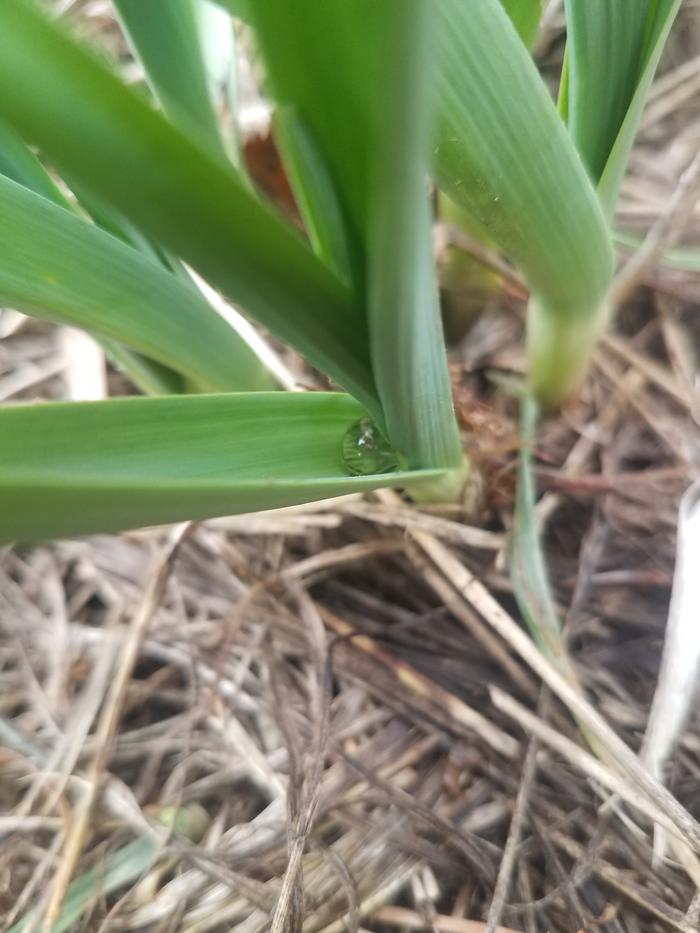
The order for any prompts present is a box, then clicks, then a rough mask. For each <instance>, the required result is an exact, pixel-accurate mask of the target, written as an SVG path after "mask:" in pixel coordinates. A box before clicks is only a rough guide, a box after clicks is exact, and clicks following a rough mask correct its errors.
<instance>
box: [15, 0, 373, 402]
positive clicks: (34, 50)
mask: <svg viewBox="0 0 700 933" xmlns="http://www.w3.org/2000/svg"><path fill="white" fill-rule="evenodd" d="M0 83H2V85H3V87H4V88H5V91H4V93H3V94H2V95H1V97H0V116H4V117H5V118H6V119H7V120H8V122H11V123H12V124H13V125H14V126H15V127H16V128H17V129H18V130H19V131H20V132H21V133H22V135H23V136H25V137H26V138H28V139H31V140H33V141H34V142H36V143H37V144H38V145H39V147H40V148H41V150H42V151H43V152H44V153H46V155H47V156H48V157H50V158H51V160H52V162H53V163H55V164H56V165H57V166H58V168H59V169H60V170H65V171H70V172H71V173H72V174H74V175H75V176H76V177H78V178H79V179H80V180H81V181H82V182H83V183H84V184H85V186H86V187H88V188H89V189H90V190H91V191H93V192H94V193H96V194H97V195H99V196H100V197H101V198H102V199H103V200H104V201H106V202H107V203H109V204H110V205H112V206H113V207H114V208H116V209H117V210H119V211H121V212H122V213H123V214H124V215H125V216H126V217H128V218H129V219H130V220H132V221H133V222H134V223H136V224H137V225H139V226H140V227H141V229H142V230H143V231H145V232H146V233H148V234H150V235H151V236H153V237H154V238H156V239H157V240H159V241H160V242H161V243H162V244H163V245H164V246H166V247H167V248H169V249H170V250H172V251H173V252H174V253H175V254H177V255H179V256H181V257H182V258H183V259H185V260H186V261H187V262H189V264H190V265H192V266H193V268H195V269H197V271H199V272H200V273H201V275H202V276H203V277H204V278H205V279H206V280H207V281H209V282H211V284H212V285H214V286H216V287H218V288H220V289H221V290H222V291H223V292H224V293H225V294H226V295H227V296H228V297H229V298H230V299H231V300H232V301H233V302H234V303H236V304H239V305H240V306H242V307H244V308H245V309H246V310H247V311H249V312H250V313H251V314H252V315H254V316H255V317H256V318H257V319H258V320H259V321H260V322H261V323H262V324H264V325H265V326H266V327H268V328H269V329H270V330H271V331H272V332H273V333H274V334H275V335H276V336H277V337H278V338H280V339H281V340H283V341H284V342H286V343H289V344H292V345H293V346H295V347H296V348H297V349H298V350H299V351H300V352H301V353H303V354H304V355H305V356H307V357H308V359H309V360H310V362H312V363H313V364H314V365H316V366H318V367H319V368H320V369H322V370H324V371H325V372H327V373H328V374H329V375H330V376H331V377H332V378H334V379H336V380H337V381H338V382H339V383H340V384H342V385H343V386H345V388H347V389H348V390H349V391H351V392H352V393H353V394H354V395H355V396H356V397H358V398H360V399H361V400H362V401H363V403H365V404H366V406H367V407H369V408H371V409H374V411H375V412H376V413H377V414H378V416H379V417H381V413H380V412H379V411H378V404H377V400H376V392H375V389H374V384H373V378H372V374H371V368H370V363H369V348H368V342H367V336H366V322H365V320H364V316H363V314H362V309H361V308H356V307H355V306H354V305H353V304H352V301H351V298H350V294H349V292H348V290H347V289H346V288H345V287H344V286H343V285H342V284H341V283H340V282H339V280H338V279H337V278H336V277H335V276H334V275H333V274H332V273H331V272H329V271H328V270H327V269H326V268H325V267H324V266H323V265H322V264H321V262H320V261H319V260H318V259H317V258H316V257H315V256H314V254H313V253H312V251H311V250H310V249H309V248H308V247H307V246H306V245H305V244H304V243H303V242H302V241H301V240H300V239H299V238H298V237H297V236H296V235H295V234H294V233H293V232H291V231H290V230H289V229H288V228H287V227H285V225H284V224H283V223H282V222H281V221H280V220H278V218H277V217H276V216H275V214H274V213H273V212H272V210H270V209H267V208H266V207H265V206H263V205H262V204H261V203H260V202H259V201H258V200H257V199H256V198H255V197H254V196H253V195H252V194H251V193H250V192H249V191H248V190H247V189H246V188H245V186H244V185H243V184H242V183H241V181H240V179H238V178H237V176H236V175H235V172H234V170H233V168H232V167H228V166H226V165H225V164H224V163H223V161H219V160H217V159H216V158H215V157H213V156H212V155H210V154H208V153H207V152H205V151H204V150H203V149H201V148H200V147H199V146H198V144H197V143H196V142H195V141H193V140H191V139H189V138H188V137H187V136H185V135H184V134H183V133H182V132H181V131H179V130H178V129H177V128H176V127H174V126H171V125H170V124H168V123H167V121H165V120H164V118H163V117H162V116H161V115H160V114H158V113H156V112H154V111H153V110H151V108H150V107H148V105H147V104H145V103H144V102H143V101H142V100H141V99H140V98H139V97H138V96H137V95H136V94H135V93H133V92H132V91H131V90H129V89H128V88H126V87H125V86H124V85H123V84H122V83H121V82H120V81H119V80H118V79H117V78H116V77H115V76H114V75H113V74H111V73H110V72H109V71H108V70H107V69H106V68H105V67H104V66H103V65H102V64H101V63H100V62H98V61H97V60H96V59H95V58H93V56H92V55H90V54H89V53H88V52H87V51H85V50H83V49H82V48H81V47H79V46H78V45H77V44H76V43H74V42H73V41H72V40H71V39H70V38H68V37H67V36H66V35H64V34H63V32H62V31H61V30H60V29H59V27H57V26H56V25H55V24H52V23H50V22H49V21H48V20H47V19H46V17H45V16H44V15H43V14H41V13H40V12H39V11H38V10H37V9H36V7H35V6H34V4H33V3H32V2H29V0H4V2H3V3H2V4H1V5H0Z"/></svg>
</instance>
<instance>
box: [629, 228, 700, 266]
mask: <svg viewBox="0 0 700 933" xmlns="http://www.w3.org/2000/svg"><path fill="white" fill-rule="evenodd" d="M613 240H614V241H615V244H616V245H617V246H621V247H623V249H627V250H631V251H633V252H634V251H636V250H638V249H639V247H640V246H641V245H642V244H643V243H644V237H643V236H640V235H639V234H638V233H628V232H627V231H623V230H615V231H614V232H613ZM661 264H662V265H664V266H669V267H671V268H673V269H683V270H684V271H686V272H700V250H698V249H694V248H693V247H691V246H674V247H672V248H671V249H667V250H666V251H665V252H664V253H663V256H662V257H661Z"/></svg>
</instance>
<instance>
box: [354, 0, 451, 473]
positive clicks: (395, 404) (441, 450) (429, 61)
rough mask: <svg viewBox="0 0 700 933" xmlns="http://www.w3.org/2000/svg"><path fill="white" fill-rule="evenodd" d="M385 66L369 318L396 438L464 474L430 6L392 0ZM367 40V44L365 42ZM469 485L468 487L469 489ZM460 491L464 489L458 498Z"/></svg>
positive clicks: (424, 460) (410, 453)
mask: <svg viewBox="0 0 700 933" xmlns="http://www.w3.org/2000/svg"><path fill="white" fill-rule="evenodd" d="M383 6H384V10H385V14H388V16H387V20H386V21H385V27H386V29H385V33H384V34H383V35H382V36H377V37H375V38H377V39H379V40H381V44H382V47H383V48H384V67H383V69H382V72H381V73H380V75H379V83H378V84H377V86H376V87H375V89H374V94H375V95H376V96H377V97H378V99H379V102H380V106H381V124H382V127H383V131H382V133H381V135H378V136H377V138H376V140H375V145H374V147H373V153H372V155H373V158H372V161H371V163H370V168H371V169H372V170H373V176H374V177H373V179H372V184H373V187H372V189H371V192H372V194H373V197H372V204H373V205H374V211H373V215H372V216H371V217H370V221H371V230H372V236H371V239H370V241H369V246H370V249H369V252H368V263H369V268H368V275H369V320H370V341H371V346H372V362H373V366H374V372H375V378H376V380H377V387H378V389H379V397H380V400H381V402H382V406H383V409H384V415H385V418H386V426H387V433H388V436H389V438H390V439H391V440H392V442H393V443H394V444H395V445H396V446H397V447H399V449H401V450H402V451H403V453H404V454H405V455H406V457H407V458H408V462H409V464H411V465H412V466H423V467H445V466H451V467H457V468H459V467H460V466H461V464H462V460H463V457H462V448H461V443H460V438H459V433H458V430H457V424H456V421H455V416H454V411H453V408H452V391H451V385H450V378H449V373H448V370H447V358H446V355H445V344H444V339H443V335H442V326H441V322H440V311H439V304H438V291H437V283H436V280H435V266H434V262H433V253H432V235H431V234H432V229H431V228H432V223H431V215H430V210H429V204H428V188H427V184H426V179H427V177H428V153H429V151H430V142H431V131H432V117H433V111H432V105H433V103H434V94H433V91H434V88H433V82H432V77H433V53H434V47H433V41H432V40H433V34H432V29H431V15H432V14H431V11H430V10H429V8H428V6H427V5H426V4H425V3H424V2H423V0H384V3H383ZM356 38H357V41H362V34H360V35H358V36H357V37H356ZM459 485H460V487H461V483H460V484H459ZM458 491H459V490H458Z"/></svg>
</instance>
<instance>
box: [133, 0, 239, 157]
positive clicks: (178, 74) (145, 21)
mask: <svg viewBox="0 0 700 933" xmlns="http://www.w3.org/2000/svg"><path fill="white" fill-rule="evenodd" d="M114 6H115V8H116V10H117V14H118V16H119V20H120V22H121V24H122V27H123V28H124V31H125V33H126V35H127V37H128V39H129V41H130V44H131V46H132V48H133V49H134V52H135V54H136V55H137V57H138V58H139V59H140V60H141V62H142V64H143V66H144V69H145V72H146V76H147V79H148V83H149V84H150V86H151V88H152V90H153V93H154V94H155V96H156V98H157V99H158V101H159V102H160V105H161V107H162V108H163V110H164V111H165V113H166V114H167V115H168V117H169V118H170V119H171V120H172V121H173V123H176V124H182V125H183V126H184V128H185V129H186V130H187V131H189V132H192V131H195V132H197V133H199V134H201V137H202V140H203V141H205V142H206V143H208V144H209V145H211V146H213V147H214V148H215V149H219V150H221V148H222V140H221V135H220V133H219V126H218V122H217V118H216V113H215V111H214V106H213V101H212V96H211V92H210V83H209V77H208V74H207V68H206V63H205V59H204V55H203V50H202V45H201V41H200V39H201V37H200V32H199V19H198V16H199V12H198V10H197V7H198V6H201V0H147V2H145V3H144V0H114ZM221 26H222V28H224V27H225V24H223V23H222V24H221ZM228 28H229V30H230V28H231V24H230V22H229V23H228Z"/></svg>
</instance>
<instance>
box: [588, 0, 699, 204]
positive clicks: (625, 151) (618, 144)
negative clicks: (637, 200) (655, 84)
mask: <svg viewBox="0 0 700 933" xmlns="http://www.w3.org/2000/svg"><path fill="white" fill-rule="evenodd" d="M649 3H650V6H649V13H648V15H647V20H646V31H645V37H644V46H643V48H642V52H641V56H640V61H639V64H638V67H637V81H636V86H635V89H634V93H633V94H632V97H631V99H630V100H629V103H628V106H627V111H626V114H625V117H624V120H623V121H622V125H621V126H620V128H619V131H618V133H617V136H616V137H615V139H614V141H612V146H611V149H610V151H609V155H608V159H607V162H606V163H605V169H604V171H603V174H602V176H601V178H600V183H599V185H598V193H599V195H600V198H601V202H602V204H603V207H604V209H605V211H606V213H607V215H608V217H610V218H612V216H613V213H614V210H615V204H616V203H617V196H618V193H619V191H620V185H621V184H622V179H623V177H624V174H625V171H626V169H627V162H628V160H629V156H630V152H631V151H632V144H633V143H634V138H635V136H636V135H637V130H638V129H639V122H640V120H641V118H642V113H643V111H644V105H645V103H646V100H647V95H648V93H649V88H650V87H651V82H652V80H653V78H654V74H655V73H656V67H657V65H658V64H659V59H660V58H661V53H662V52H663V49H664V45H665V44H666V40H667V38H668V35H669V33H670V31H671V26H672V25H673V22H674V20H675V18H676V14H677V13H678V10H679V9H680V6H681V0H649Z"/></svg>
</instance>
